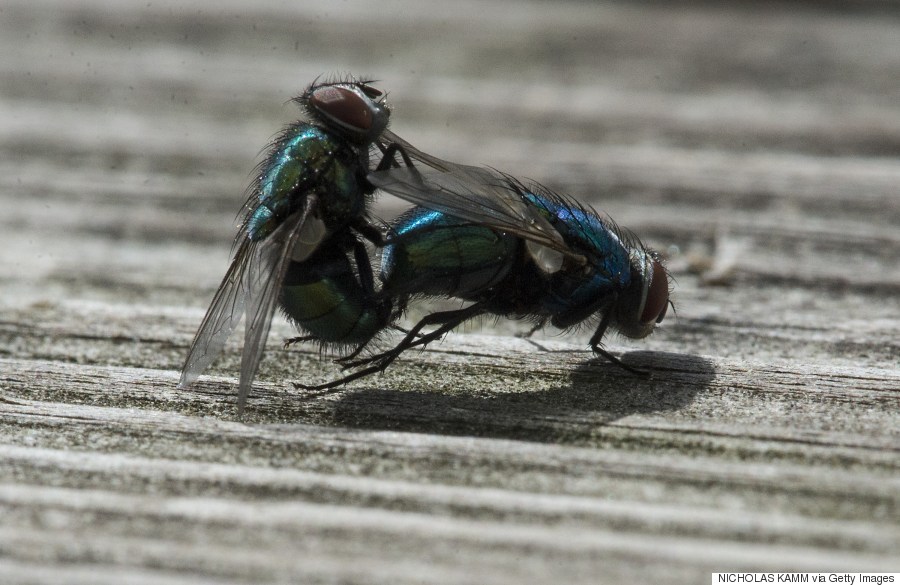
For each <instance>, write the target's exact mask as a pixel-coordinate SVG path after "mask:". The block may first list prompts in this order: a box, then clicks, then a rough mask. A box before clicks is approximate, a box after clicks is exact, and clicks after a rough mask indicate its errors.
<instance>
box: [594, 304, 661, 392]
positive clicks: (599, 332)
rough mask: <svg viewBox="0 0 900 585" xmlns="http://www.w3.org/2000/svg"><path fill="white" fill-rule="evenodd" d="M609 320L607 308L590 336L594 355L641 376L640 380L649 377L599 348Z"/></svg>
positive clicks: (610, 317) (645, 371)
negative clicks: (598, 355)
mask: <svg viewBox="0 0 900 585" xmlns="http://www.w3.org/2000/svg"><path fill="white" fill-rule="evenodd" d="M611 319H612V310H611V309H610V308H609V307H607V308H606V309H605V310H604V311H603V319H601V320H600V324H599V325H598V326H597V330H596V331H594V334H593V335H591V341H590V345H591V349H592V350H593V351H594V353H597V354H600V355H602V356H603V357H605V358H606V359H608V360H609V361H610V362H612V363H614V364H616V365H617V366H619V367H620V368H622V369H623V370H626V371H628V372H631V373H632V374H634V375H636V376H641V377H642V378H647V377H649V376H650V372H648V371H647V370H641V369H639V368H635V367H634V366H629V365H628V364H626V363H625V362H623V361H622V360H620V359H619V358H617V357H616V356H614V355H613V354H611V353H609V352H608V351H606V350H605V349H603V348H602V347H601V346H600V340H601V339H603V334H604V333H606V329H607V328H608V327H609V322H610V320H611Z"/></svg>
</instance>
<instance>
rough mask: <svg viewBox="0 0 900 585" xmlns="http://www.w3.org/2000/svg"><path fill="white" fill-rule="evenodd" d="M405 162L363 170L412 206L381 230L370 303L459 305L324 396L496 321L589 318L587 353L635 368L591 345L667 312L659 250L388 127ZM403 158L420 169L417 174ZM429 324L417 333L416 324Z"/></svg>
mask: <svg viewBox="0 0 900 585" xmlns="http://www.w3.org/2000/svg"><path fill="white" fill-rule="evenodd" d="M381 139H382V140H386V141H389V142H390V144H392V145H394V146H396V147H397V148H399V149H400V151H401V152H402V153H404V154H405V157H406V160H407V166H406V167H400V168H391V169H386V168H385V169H378V170H375V171H374V172H372V173H370V174H369V176H368V178H367V179H368V181H369V182H370V183H372V184H373V185H375V186H377V187H379V188H381V189H383V190H385V191H387V192H390V193H392V194H395V195H398V196H400V197H403V198H404V199H407V200H409V201H413V202H419V203H421V204H422V205H423V206H420V207H416V208H413V209H412V210H410V211H409V212H407V213H405V214H404V215H402V216H401V217H400V218H399V219H397V220H396V221H395V222H394V223H393V224H392V229H391V231H390V235H389V237H388V244H387V245H386V246H385V247H384V251H383V254H382V272H381V280H382V289H381V292H380V294H379V296H380V297H381V298H382V299H384V302H385V303H390V304H392V305H393V307H392V310H393V312H394V313H395V317H394V318H397V317H399V314H400V313H402V311H403V310H404V309H405V307H406V305H407V303H408V302H409V300H410V299H412V298H414V297H450V298H456V299H460V300H462V301H467V302H469V303H470V304H469V305H468V306H466V307H464V308H462V309H459V310H455V311H444V312H438V313H433V314H431V315H428V316H426V317H425V318H423V319H422V320H420V321H419V322H418V323H417V324H416V325H415V326H414V327H412V329H411V330H410V331H409V332H408V334H407V335H406V336H405V337H404V338H403V340H402V341H401V342H400V343H398V344H397V345H396V346H395V347H394V348H392V349H390V350H388V351H384V352H381V353H378V354H375V355H372V356H369V357H366V358H364V359H361V360H356V361H345V366H346V367H360V368H361V369H359V370H357V371H356V372H353V373H351V374H349V375H347V376H345V377H343V378H341V379H339V380H336V381H333V382H329V383H325V384H320V385H317V386H308V385H303V384H297V385H296V386H298V387H302V388H307V389H316V390H323V389H327V388H334V387H337V386H340V385H342V384H344V383H346V382H349V381H351V380H355V379H358V378H361V377H364V376H367V375H370V374H372V373H375V372H378V371H383V370H384V369H385V368H386V367H387V366H388V365H390V364H391V363H392V362H393V361H394V360H396V359H397V358H398V357H399V356H400V354H401V353H402V352H403V351H405V350H407V349H409V348H412V347H416V346H423V345H426V344H428V343H430V342H431V341H434V340H436V339H438V338H440V337H441V336H443V335H444V334H445V333H447V332H449V331H451V330H452V329H454V328H455V327H457V326H458V325H460V324H461V323H463V322H464V321H467V320H469V319H472V318H475V317H478V316H482V315H495V316H504V317H511V318H515V319H527V320H531V321H532V322H534V323H535V327H534V328H533V329H532V332H534V331H536V330H538V329H540V328H541V327H543V326H544V325H545V324H546V323H548V322H549V323H551V324H552V325H554V326H555V327H558V328H561V329H569V328H572V327H575V326H577V325H580V324H582V323H583V322H585V321H591V320H594V322H595V323H596V326H595V329H594V333H593V335H592V336H591V339H590V342H589V343H590V347H591V349H593V351H595V352H596V353H598V354H600V355H602V356H604V357H606V358H607V359H609V360H610V361H612V362H614V363H616V364H618V365H620V366H621V367H623V368H625V369H627V370H629V371H632V372H636V373H641V372H639V371H637V370H635V369H634V368H632V367H630V366H628V365H626V364H624V363H622V362H621V361H620V360H619V359H618V358H616V357H615V356H613V355H612V354H610V353H608V352H607V351H606V350H605V349H603V347H602V346H601V340H602V338H603V336H604V334H605V333H606V331H607V329H609V328H612V329H615V330H617V331H619V332H620V333H621V334H623V335H625V336H627V337H631V338H636V339H639V338H643V337H646V336H647V335H649V334H650V333H651V332H652V331H653V329H654V328H655V326H656V325H657V324H658V323H660V322H661V321H662V320H663V318H664V317H665V314H666V309H667V307H668V305H669V304H670V301H669V277H668V274H667V272H666V269H665V267H664V266H663V264H662V262H661V260H660V258H659V255H658V254H657V253H656V252H654V251H652V250H650V249H648V248H645V247H644V246H643V245H642V244H641V243H640V241H639V240H638V239H637V238H636V237H634V236H633V235H632V234H631V233H630V232H627V231H626V230H624V229H622V228H620V227H618V226H617V225H616V224H614V223H613V222H612V221H611V220H608V219H604V218H601V217H600V215H599V214H597V212H595V211H594V210H592V209H590V208H587V207H585V206H583V205H581V204H579V203H578V202H576V201H575V200H573V199H571V198H568V197H565V196H562V195H559V194H556V193H553V192H551V191H549V190H548V189H546V188H544V187H541V186H540V185H536V184H535V185H528V186H526V185H524V184H523V183H521V182H519V181H518V180H516V179H514V178H512V177H510V176H508V175H505V174H502V173H499V172H496V171H492V170H490V169H485V168H480V167H471V166H467V165H459V164H456V163H451V162H449V161H444V160H441V159H437V158H435V157H432V156H431V155H428V154H426V153H424V152H422V151H419V150H418V149H416V148H414V147H413V146H412V145H410V144H409V143H406V142H405V141H403V140H402V139H401V138H399V137H398V136H396V135H395V134H393V133H391V132H389V131H388V132H385V133H384V134H383V135H382V138H381ZM409 159H413V160H416V161H418V162H420V163H424V164H423V168H422V169H421V170H420V169H418V168H416V167H415V166H413V165H412V164H411V163H410V162H409ZM429 326H433V327H436V328H435V329H433V330H431V331H428V332H425V333H422V331H423V329H425V328H426V327H429Z"/></svg>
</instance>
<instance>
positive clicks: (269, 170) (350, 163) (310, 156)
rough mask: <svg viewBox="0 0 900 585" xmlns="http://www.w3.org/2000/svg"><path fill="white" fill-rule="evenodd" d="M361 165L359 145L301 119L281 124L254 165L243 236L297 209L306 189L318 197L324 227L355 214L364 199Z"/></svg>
mask: <svg viewBox="0 0 900 585" xmlns="http://www.w3.org/2000/svg"><path fill="white" fill-rule="evenodd" d="M361 164H362V163H361V162H360V154H359V149H357V148H356V147H355V146H354V145H353V144H351V143H349V142H348V141H347V140H346V139H344V138H342V137H341V136H338V135H337V134H335V133H334V132H331V131H329V130H328V129H327V128H322V127H319V126H314V125H312V124H308V123H306V122H297V123H295V124H292V125H291V126H289V127H287V128H286V129H285V130H284V131H283V132H282V133H281V135H280V136H279V137H278V138H277V139H276V140H275V141H274V142H273V144H272V146H271V147H270V148H269V151H268V153H267V155H266V158H265V160H264V161H263V163H262V164H261V165H260V167H259V173H258V175H257V179H256V183H255V185H254V186H253V188H252V194H251V196H250V200H249V201H248V206H249V210H248V213H247V216H246V221H245V229H246V231H247V234H248V236H249V237H250V238H251V239H252V240H260V239H264V238H265V237H266V236H268V235H269V234H270V233H272V232H273V231H274V230H275V228H277V227H278V226H279V225H280V224H281V222H283V221H284V220H285V219H286V218H287V217H288V216H289V215H291V214H292V213H295V212H297V211H299V210H301V209H302V208H303V206H304V205H305V204H306V201H307V198H308V197H309V195H310V194H311V193H315V194H316V195H317V196H318V199H319V209H318V211H317V213H318V214H319V216H320V217H321V218H322V220H323V221H324V222H325V223H326V224H327V226H328V228H329V229H333V228H337V227H339V226H340V225H341V224H343V223H346V222H347V221H350V220H351V219H353V218H355V217H357V216H359V215H361V214H362V213H364V210H365V204H366V200H365V195H364V194H363V192H362V187H361V186H360V184H359V174H360V170H359V168H360V166H361Z"/></svg>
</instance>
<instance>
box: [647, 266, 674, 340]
mask: <svg viewBox="0 0 900 585" xmlns="http://www.w3.org/2000/svg"><path fill="white" fill-rule="evenodd" d="M668 308H669V278H668V276H666V269H665V268H663V265H662V264H660V263H659V260H656V259H654V260H653V264H652V274H651V275H650V290H648V291H647V301H646V302H645V303H644V312H643V313H641V323H643V324H645V325H647V324H650V323H654V322H655V323H659V322H660V321H662V320H663V317H665V316H666V309H668Z"/></svg>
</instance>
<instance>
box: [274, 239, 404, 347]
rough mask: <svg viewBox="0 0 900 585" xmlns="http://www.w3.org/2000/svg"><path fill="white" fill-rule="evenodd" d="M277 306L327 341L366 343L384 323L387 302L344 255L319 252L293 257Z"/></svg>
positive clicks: (295, 321)
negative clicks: (365, 283)
mask: <svg viewBox="0 0 900 585" xmlns="http://www.w3.org/2000/svg"><path fill="white" fill-rule="evenodd" d="M281 308H282V310H283V311H284V313H285V315H287V317H288V318H289V319H290V320H291V321H293V322H294V324H295V325H296V326H297V327H298V328H300V329H301V330H303V331H306V332H308V333H309V334H310V335H312V336H313V337H315V338H316V339H318V340H319V341H322V342H325V343H340V344H353V345H358V344H361V343H366V342H367V341H369V340H370V339H372V337H374V336H375V334H377V333H378V332H379V331H380V330H381V329H383V328H384V327H385V326H386V325H387V323H388V317H389V313H390V311H389V307H388V306H387V304H386V303H385V302H382V301H379V300H378V299H377V298H376V297H375V295H374V293H373V292H372V291H370V290H366V288H365V287H363V286H362V284H361V283H360V279H359V276H358V275H357V274H356V272H355V271H354V270H353V267H352V265H351V263H350V261H349V260H348V259H347V257H346V255H344V254H343V253H340V251H337V252H336V253H327V252H326V253H325V254H317V255H316V256H314V257H313V258H312V259H311V260H308V261H306V262H291V264H290V266H289V267H288V272H287V275H286V276H285V279H284V283H283V285H282V294H281Z"/></svg>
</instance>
